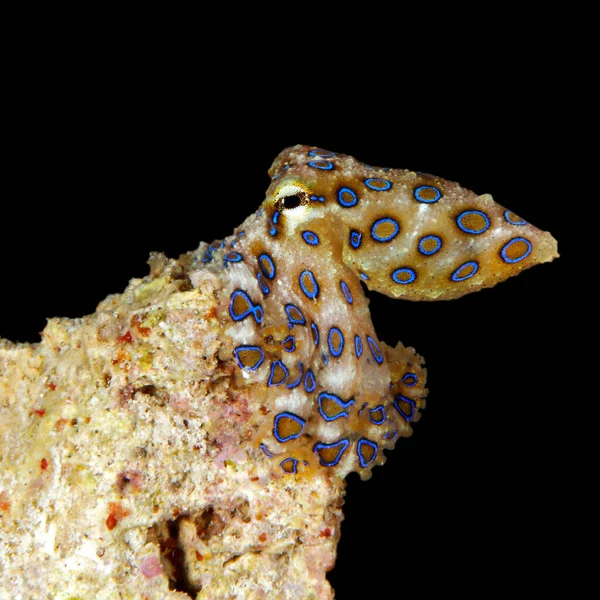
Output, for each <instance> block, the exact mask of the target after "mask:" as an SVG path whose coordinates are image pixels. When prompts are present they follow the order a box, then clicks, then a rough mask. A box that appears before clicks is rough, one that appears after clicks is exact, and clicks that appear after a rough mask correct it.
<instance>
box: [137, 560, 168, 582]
mask: <svg viewBox="0 0 600 600" xmlns="http://www.w3.org/2000/svg"><path fill="white" fill-rule="evenodd" d="M140 570H141V571H142V573H143V575H144V577H146V578H147V579H152V578H153V577H157V576H158V575H160V574H161V573H162V572H163V567H162V565H161V564H160V559H159V558H158V557H157V556H147V557H146V558H144V560H143V561H142V564H141V565H140Z"/></svg>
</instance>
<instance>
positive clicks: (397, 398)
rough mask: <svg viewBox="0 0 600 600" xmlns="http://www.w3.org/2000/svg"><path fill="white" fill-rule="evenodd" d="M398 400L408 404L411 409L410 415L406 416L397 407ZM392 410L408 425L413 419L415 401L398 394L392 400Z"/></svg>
mask: <svg viewBox="0 0 600 600" xmlns="http://www.w3.org/2000/svg"><path fill="white" fill-rule="evenodd" d="M398 400H402V401H404V402H408V403H409V404H410V407H411V411H410V415H407V414H406V413H405V412H404V411H403V410H402V409H401V408H400V406H399V405H398ZM394 408H395V409H396V410H397V411H398V412H399V413H400V415H401V416H402V417H403V418H404V419H405V420H406V422H407V423H410V422H411V421H412V420H413V419H414V418H415V401H414V400H411V399H410V398H407V397H406V396H402V395H401V394H398V395H397V396H396V397H395V398H394Z"/></svg>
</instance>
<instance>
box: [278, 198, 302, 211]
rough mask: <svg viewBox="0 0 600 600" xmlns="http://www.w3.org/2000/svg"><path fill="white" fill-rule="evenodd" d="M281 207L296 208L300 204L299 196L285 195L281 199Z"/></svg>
mask: <svg viewBox="0 0 600 600" xmlns="http://www.w3.org/2000/svg"><path fill="white" fill-rule="evenodd" d="M282 202H283V208H286V209H287V208H298V207H299V206H300V205H301V204H302V200H300V197H299V196H286V197H285V198H284V199H283V201H282Z"/></svg>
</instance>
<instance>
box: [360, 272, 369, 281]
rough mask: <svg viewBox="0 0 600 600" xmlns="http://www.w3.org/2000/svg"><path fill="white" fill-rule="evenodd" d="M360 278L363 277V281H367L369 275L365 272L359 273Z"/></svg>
mask: <svg viewBox="0 0 600 600" xmlns="http://www.w3.org/2000/svg"><path fill="white" fill-rule="evenodd" d="M360 276H361V278H362V279H364V280H365V281H369V279H370V277H369V276H368V275H367V274H366V273H361V274H360Z"/></svg>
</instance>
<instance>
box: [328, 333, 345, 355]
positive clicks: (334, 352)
mask: <svg viewBox="0 0 600 600" xmlns="http://www.w3.org/2000/svg"><path fill="white" fill-rule="evenodd" d="M335 333H337V334H338V335H339V339H340V345H339V349H338V348H334V346H333V343H332V341H331V338H332V336H333V335H334V334H335ZM327 344H328V345H329V352H330V353H331V355H332V356H335V357H336V358H337V357H338V356H340V354H341V353H342V352H343V351H344V334H343V333H342V332H341V331H340V330H339V329H338V328H337V327H332V328H331V329H330V330H329V335H328V336H327Z"/></svg>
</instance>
